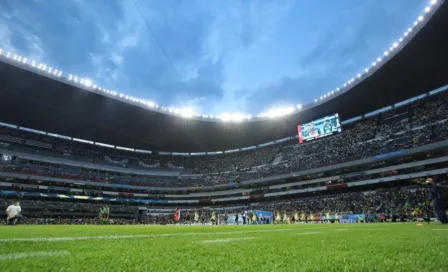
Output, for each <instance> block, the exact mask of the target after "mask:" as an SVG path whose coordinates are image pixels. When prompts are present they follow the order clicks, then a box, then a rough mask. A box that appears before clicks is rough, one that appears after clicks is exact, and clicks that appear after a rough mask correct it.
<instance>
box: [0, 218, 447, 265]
mask: <svg viewBox="0 0 448 272" xmlns="http://www.w3.org/2000/svg"><path fill="white" fill-rule="evenodd" d="M0 271H448V226H444V225H440V224H435V223H434V224H429V225H427V224H423V226H417V225H416V223H390V224H388V223H384V224H352V225H350V224H347V225H344V224H335V225H334V224H333V225H326V224H322V225H282V226H274V225H269V226H267V225H259V226H79V225H78V226H75V225H74V226H56V225H48V226H15V227H8V226H1V227H0Z"/></svg>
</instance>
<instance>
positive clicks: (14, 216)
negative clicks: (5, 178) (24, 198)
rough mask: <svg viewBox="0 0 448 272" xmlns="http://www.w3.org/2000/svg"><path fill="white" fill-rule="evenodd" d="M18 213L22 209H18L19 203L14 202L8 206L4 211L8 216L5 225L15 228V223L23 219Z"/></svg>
mask: <svg viewBox="0 0 448 272" xmlns="http://www.w3.org/2000/svg"><path fill="white" fill-rule="evenodd" d="M20 212H22V208H20V203H19V201H16V202H14V204H12V205H10V206H9V207H8V208H7V209H6V214H7V215H8V218H7V219H6V224H7V225H13V226H15V225H16V224H17V222H18V221H19V220H21V219H22V218H23V216H22V215H21V214H20Z"/></svg>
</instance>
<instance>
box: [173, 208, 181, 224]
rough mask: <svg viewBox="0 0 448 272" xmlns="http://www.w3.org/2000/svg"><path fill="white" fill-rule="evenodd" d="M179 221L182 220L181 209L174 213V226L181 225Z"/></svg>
mask: <svg viewBox="0 0 448 272" xmlns="http://www.w3.org/2000/svg"><path fill="white" fill-rule="evenodd" d="M179 220H180V210H179V208H176V210H175V212H174V224H177V223H179Z"/></svg>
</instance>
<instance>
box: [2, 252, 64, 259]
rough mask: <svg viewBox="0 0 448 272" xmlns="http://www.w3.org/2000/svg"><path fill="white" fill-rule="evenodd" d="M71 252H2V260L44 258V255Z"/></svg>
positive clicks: (53, 255) (54, 255)
mask: <svg viewBox="0 0 448 272" xmlns="http://www.w3.org/2000/svg"><path fill="white" fill-rule="evenodd" d="M68 255H70V252H68V251H67V250H58V251H38V252H19V253H11V254H1V255H0V261H5V260H17V259H23V258H26V259H29V258H43V257H61V256H68Z"/></svg>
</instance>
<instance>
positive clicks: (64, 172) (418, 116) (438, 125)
mask: <svg viewBox="0 0 448 272" xmlns="http://www.w3.org/2000/svg"><path fill="white" fill-rule="evenodd" d="M447 100H448V95H447V94H445V93H443V94H440V95H438V96H436V97H431V98H428V99H426V100H422V101H417V102H415V103H413V104H409V105H407V106H404V107H399V108H396V109H393V110H389V111H386V112H383V113H380V114H379V115H375V116H373V117H370V118H367V119H364V120H361V121H357V122H355V123H354V124H350V125H349V126H350V127H347V126H345V127H344V131H343V132H342V133H340V134H337V135H334V136H329V137H326V138H321V139H317V140H313V141H310V142H306V143H304V144H299V143H297V141H295V142H294V143H290V142H289V143H288V142H287V143H282V144H276V145H272V146H267V147H262V148H258V149H255V150H250V151H243V152H235V153H229V154H222V155H212V156H209V155H207V156H191V157H188V156H182V157H172V156H149V155H148V156H149V157H146V158H145V155H144V154H137V155H135V154H133V156H135V157H132V156H131V157H127V158H126V157H125V155H126V154H128V155H129V152H127V151H117V150H114V151H116V152H119V154H109V153H107V152H106V153H105V152H104V150H105V149H104V148H103V147H98V146H88V145H84V148H74V147H73V146H77V145H76V144H79V143H76V144H75V143H72V145H73V146H72V147H69V146H68V145H67V143H65V144H62V142H61V143H59V144H57V143H55V142H52V143H51V144H50V143H47V142H45V141H44V140H43V138H42V137H43V136H36V135H34V136H32V137H31V136H30V137H31V138H33V137H34V138H33V139H32V140H26V141H24V140H23V141H22V142H26V143H28V145H29V144H31V143H32V144H33V146H34V147H35V146H37V145H39V146H41V147H42V146H45V147H51V148H52V150H47V151H45V150H46V149H45V148H43V149H42V148H40V149H39V150H44V151H39V152H41V153H42V154H43V153H45V152H47V153H48V152H50V153H51V152H53V153H54V152H59V154H60V155H63V156H65V157H66V158H70V159H79V158H84V159H86V160H87V161H90V162H93V163H108V164H112V165H114V166H119V167H131V166H132V167H133V166H135V165H137V166H139V167H140V168H142V167H143V168H145V169H146V170H155V169H156V170H160V169H164V168H163V167H165V166H166V167H167V168H169V169H171V170H174V169H176V170H179V169H182V171H184V172H182V174H180V175H173V176H172V177H163V178H162V177H157V176H155V175H151V174H149V173H148V175H130V174H125V173H122V172H120V170H117V171H100V170H97V169H89V168H79V167H73V166H68V165H62V164H60V165H57V164H46V163H41V162H33V161H25V160H20V159H19V160H16V162H14V167H15V168H13V169H16V170H17V169H18V170H19V171H22V172H23V171H26V172H27V173H28V174H32V175H42V176H48V175H49V176H52V177H62V178H69V179H74V180H89V181H96V182H103V183H121V184H127V185H142V186H158V187H162V186H179V187H197V186H205V185H215V184H221V183H234V182H240V181H244V180H250V179H256V178H261V177H268V176H273V175H280V174H285V173H291V172H295V171H301V170H307V169H312V168H318V167H322V166H328V165H334V164H338V163H342V162H346V161H352V160H357V159H362V158H366V157H370V156H375V155H379V154H384V153H387V152H392V151H396V150H401V149H406V148H412V147H415V146H420V145H424V144H427V143H431V142H435V141H441V140H445V139H448V119H447V116H448V108H447V106H446V105H447ZM11 131H13V133H11ZM2 133H3V134H2ZM4 133H9V134H8V135H4ZM20 133H24V132H21V131H20V132H19V131H16V130H11V129H10V128H3V129H2V130H1V131H0V134H2V135H0V136H1V137H0V142H2V143H3V144H8V143H6V142H3V141H5V139H9V140H8V141H10V142H11V141H12V142H13V140H12V139H11V137H12V138H14V139H19V138H20V137H23V135H22V134H20ZM26 133H27V132H26ZM28 134H29V135H31V133H27V135H28ZM29 135H28V136H29ZM8 137H9V138H8ZM36 137H38V139H37V138H36ZM45 137H46V138H45V139H46V141H48V137H47V136H45ZM35 138H36V139H35ZM39 139H40V140H41V141H43V142H40V144H37V143H38V141H37V140H39ZM17 141H19V142H20V140H17ZM17 141H16V142H17ZM60 141H62V140H60ZM56 142H57V141H56ZM86 147H89V148H86ZM90 147H91V148H90ZM47 149H48V148H47ZM47 153H45V154H47ZM153 167H154V168H153ZM117 169H120V168H117ZM4 170H5V168H4ZM6 170H11V169H10V168H8V169H6Z"/></svg>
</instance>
